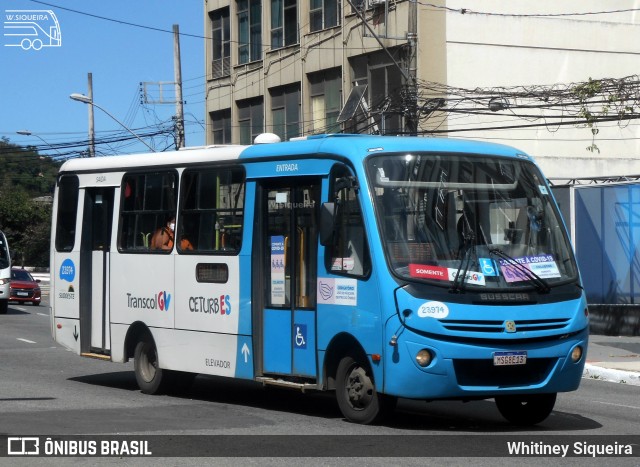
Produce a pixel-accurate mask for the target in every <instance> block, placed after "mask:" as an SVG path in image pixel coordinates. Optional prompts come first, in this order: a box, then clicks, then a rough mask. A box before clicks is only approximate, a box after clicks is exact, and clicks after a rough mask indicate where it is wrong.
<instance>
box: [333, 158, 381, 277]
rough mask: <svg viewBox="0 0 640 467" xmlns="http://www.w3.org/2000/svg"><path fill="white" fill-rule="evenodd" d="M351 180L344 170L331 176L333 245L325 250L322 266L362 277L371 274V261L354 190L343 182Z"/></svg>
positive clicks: (340, 169)
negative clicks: (324, 262)
mask: <svg viewBox="0 0 640 467" xmlns="http://www.w3.org/2000/svg"><path fill="white" fill-rule="evenodd" d="M351 178H352V175H351V173H350V172H349V170H348V169H347V168H346V167H339V168H338V169H334V171H333V173H332V187H331V192H332V193H333V201H334V202H335V217H334V225H335V230H334V237H333V242H332V244H331V245H329V246H327V249H326V263H327V264H326V266H327V269H328V270H329V271H331V272H332V273H334V274H344V275H349V276H358V277H364V276H368V275H369V273H370V271H371V258H370V256H369V246H368V244H367V240H366V238H367V236H366V230H365V226H364V220H363V218H362V209H361V208H360V203H359V201H358V193H357V188H355V187H354V186H352V184H349V183H347V184H345V183H343V181H344V180H345V179H351Z"/></svg>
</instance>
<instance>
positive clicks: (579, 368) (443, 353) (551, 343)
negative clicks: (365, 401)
mask: <svg viewBox="0 0 640 467" xmlns="http://www.w3.org/2000/svg"><path fill="white" fill-rule="evenodd" d="M588 335H589V333H588V329H587V328H585V329H584V330H582V331H579V332H576V333H572V334H570V335H569V336H562V337H560V336H557V337H555V338H549V339H546V340H539V339H536V340H531V341H529V342H528V341H527V340H520V341H518V342H516V343H513V342H508V341H505V342H504V343H503V342H500V341H499V340H497V339H492V340H491V341H486V342H483V341H474V342H472V343H471V342H469V343H463V342H453V341H446V340H435V339H432V338H431V339H429V338H426V337H423V336H420V335H418V334H414V333H412V332H410V331H408V330H405V332H404V333H403V335H402V336H401V337H400V338H399V339H398V341H397V344H396V345H395V346H392V347H393V350H392V351H390V352H387V354H386V355H385V374H384V389H383V392H384V393H386V394H391V395H395V396H399V397H405V398H410V399H427V400H429V399H465V398H469V399H472V398H490V397H495V396H497V395H507V394H527V393H529V394H534V393H556V392H567V391H574V390H576V389H577V388H578V385H579V384H580V379H581V378H582V373H583V370H584V364H585V360H586V352H587V344H588ZM578 348H579V349H578ZM424 350H426V351H427V352H428V353H429V354H430V355H431V357H432V359H431V361H430V363H429V364H428V365H426V366H424V367H423V366H421V365H420V364H419V363H418V360H419V359H418V358H417V356H418V354H419V353H420V352H421V351H423V352H422V355H423V356H424V355H425V353H424ZM580 350H581V352H579V351H580ZM578 353H580V354H581V355H580V358H579V359H577V360H576V356H577V354H578ZM496 355H517V357H516V358H506V359H505V358H498V360H499V362H498V363H502V364H501V365H497V364H495V363H494V356H496ZM525 355H526V357H525V359H526V363H524V364H523V363H522V360H523V356H525ZM574 360H576V361H574ZM423 362H424V359H423ZM516 362H518V363H517V364H516ZM505 363H506V364H505Z"/></svg>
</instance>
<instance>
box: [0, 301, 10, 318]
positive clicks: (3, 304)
mask: <svg viewBox="0 0 640 467" xmlns="http://www.w3.org/2000/svg"><path fill="white" fill-rule="evenodd" d="M8 308H9V300H0V315H6V314H7V309H8Z"/></svg>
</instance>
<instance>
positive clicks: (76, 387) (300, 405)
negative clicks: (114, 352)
mask: <svg viewBox="0 0 640 467" xmlns="http://www.w3.org/2000/svg"><path fill="white" fill-rule="evenodd" d="M49 327H50V323H49V316H48V308H47V307H46V303H44V304H43V306H40V307H32V306H30V305H24V306H22V305H21V306H16V305H10V307H9V312H8V314H6V315H2V316H0V438H4V437H6V436H33V435H42V436H59V435H109V436H113V435H128V436H142V437H144V436H147V437H149V436H151V437H150V439H152V444H154V446H153V448H154V450H155V451H156V454H159V453H165V454H160V455H166V449H169V447H170V446H174V447H175V446H177V445H179V449H178V451H179V452H177V454H179V455H186V454H188V453H189V452H191V455H193V456H202V455H218V456H219V455H221V454H222V455H224V456H229V457H226V458H220V457H217V458H216V461H217V463H218V464H221V465H233V464H234V462H233V458H234V456H246V458H247V459H248V460H247V459H245V460H247V462H243V463H249V464H256V465H258V464H260V465H264V464H265V463H270V464H271V465H279V464H282V463H291V464H292V465H293V464H294V463H298V462H297V461H296V460H295V459H291V458H288V456H301V457H304V458H308V459H307V461H306V462H304V464H305V465H312V464H313V465H333V464H334V461H332V459H334V460H335V459H337V458H339V457H342V456H371V457H369V458H368V461H367V465H388V464H389V461H390V459H388V458H387V459H385V458H384V457H378V456H388V455H391V456H393V461H392V462H391V463H392V464H396V465H397V464H398V462H397V461H398V460H399V459H400V458H401V457H402V462H401V464H403V465H424V459H421V458H420V457H418V456H430V455H434V456H441V457H437V460H438V462H436V463H438V464H449V465H458V464H460V463H461V460H462V459H461V458H459V457H455V456H456V455H462V456H473V457H475V456H495V457H496V458H499V457H501V456H503V455H504V449H505V448H504V444H505V443H506V442H507V441H509V440H523V441H525V442H527V443H532V442H538V440H543V441H544V442H549V443H552V442H557V443H560V442H562V441H563V440H565V439H566V440H568V441H570V442H571V443H573V442H574V441H575V440H582V439H586V440H588V442H589V443H591V442H600V443H605V444H616V443H618V444H623V443H625V442H627V441H629V438H627V437H625V435H632V436H634V439H635V440H636V441H640V438H639V437H638V433H639V431H640V430H639V425H640V424H639V420H640V387H638V386H629V385H624V384H615V383H608V382H604V381H594V380H583V383H582V384H581V387H580V389H579V390H578V391H576V392H573V393H567V394H560V395H559V396H558V401H557V403H556V407H555V410H554V412H553V413H552V415H551V416H550V417H549V418H548V419H547V420H546V421H545V422H543V423H541V424H540V425H538V426H537V427H534V428H528V429H522V428H517V427H513V426H511V425H510V424H508V423H507V422H506V421H505V420H504V419H503V418H502V417H501V416H500V414H499V413H498V411H497V409H496V408H495V405H494V403H493V401H478V402H469V403H462V402H453V401H443V402H432V403H425V402H415V401H405V400H403V401H400V403H399V406H398V411H397V412H396V414H395V416H394V417H393V419H391V420H390V421H388V422H386V423H385V424H383V425H379V426H360V425H355V424H352V423H348V422H346V421H345V420H344V419H343V418H342V416H341V414H340V411H339V410H338V407H337V404H336V402H335V399H334V398H333V395H332V394H331V393H311V394H301V393H299V392H295V391H291V390H287V389H278V388H263V387H262V386H261V385H259V384H256V383H253V382H246V381H237V380H231V379H227V378H217V377H208V376H199V377H197V378H196V380H195V382H194V385H193V387H192V388H191V390H189V391H188V392H186V393H184V394H182V395H180V396H149V395H145V394H142V393H141V392H140V391H139V390H138V387H137V385H136V382H135V377H134V374H133V365H132V363H128V364H118V363H111V362H104V361H99V360H91V359H86V358H80V357H78V356H76V355H74V354H72V353H71V352H69V351H67V350H64V349H63V348H62V347H60V346H59V345H57V344H56V343H55V342H53V341H52V339H51V335H50V329H49ZM159 435H165V436H163V437H159ZM182 435H191V436H187V437H183V436H182ZM196 435H203V437H199V436H196ZM249 435H250V436H249ZM266 435H268V436H266ZM276 435H283V436H276ZM399 435H402V436H399ZM592 436H598V437H599V438H591V437H592ZM496 440H498V441H496ZM552 440H556V441H552ZM172 443H173V444H172ZM176 443H177V444H176ZM203 445H206V447H203ZM168 446H169V447H168ZM637 449H638V447H637V446H636V451H635V452H636V453H637V452H638V451H637ZM3 454H5V453H0V456H2V455H3ZM403 454H404V455H407V456H411V457H403ZM636 455H638V454H636ZM314 456H325V457H324V458H323V461H322V462H319V463H318V460H317V458H315V461H314ZM283 458H284V460H287V458H288V461H287V462H281V461H282V459H283ZM225 459H227V460H226V461H225ZM276 459H279V460H276ZM5 460H7V459H6V458H5ZM12 460H13V459H12ZM32 460H34V461H35V460H36V459H32ZM40 460H42V461H44V459H40ZM94 460H96V461H99V459H94ZM141 460H142V459H137V461H141ZM148 460H150V459H148ZM476 460H477V461H478V462H475V461H474V464H476V465H511V464H512V463H513V459H508V458H507V459H504V458H503V459H502V460H504V461H505V462H504V463H503V462H502V461H501V460H500V459H498V460H496V459H495V458H493V457H492V458H484V459H476ZM546 460H548V461H551V460H553V458H546ZM574 460H575V461H576V462H577V464H578V463H579V464H580V465H584V464H585V461H590V459H574ZM596 460H597V459H596ZM0 461H2V459H1V458H0ZM101 461H102V462H107V461H108V460H105V459H102V460H101ZM298 461H299V459H298ZM520 461H524V462H525V463H528V461H531V462H532V465H534V464H533V462H535V465H539V464H540V463H541V462H540V459H537V460H536V459H535V458H526V459H519V460H518V462H519V463H521V462H520ZM578 461H580V462H578ZM614 461H615V462H613V463H616V464H620V465H639V464H640V458H638V457H635V458H633V459H615V460H614ZM167 462H169V461H168V460H167ZM191 462H193V465H201V464H202V462H201V461H200V463H199V462H198V460H197V459H192V460H191ZM1 463H2V462H0V464H1ZM139 463H140V462H135V463H132V464H131V465H138V464H139ZM181 463H183V464H184V463H187V464H189V462H186V461H185V462H181ZM542 463H543V464H544V463H545V462H542ZM600 463H601V460H600ZM609 463H611V462H609ZM152 464H156V463H154V462H150V463H149V464H148V465H152ZM169 464H172V462H169ZM173 464H175V463H173ZM577 464H576V465H577ZM43 465H44V464H43ZM335 465H341V464H340V463H339V462H337V461H335ZM594 465H596V464H594Z"/></svg>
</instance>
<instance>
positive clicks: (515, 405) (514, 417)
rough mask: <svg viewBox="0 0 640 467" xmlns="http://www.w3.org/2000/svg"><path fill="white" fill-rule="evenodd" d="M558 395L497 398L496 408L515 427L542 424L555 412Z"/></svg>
mask: <svg viewBox="0 0 640 467" xmlns="http://www.w3.org/2000/svg"><path fill="white" fill-rule="evenodd" d="M555 404H556V393H552V394H528V395H514V396H500V397H496V406H497V407H498V410H499V411H500V413H501V414H502V416H503V417H504V418H506V419H507V420H508V421H509V422H511V423H513V424H514V425H520V426H530V425H535V424H537V423H540V422H541V421H543V420H544V419H546V418H547V417H548V416H549V414H551V412H552V411H553V406H554V405H555Z"/></svg>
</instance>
